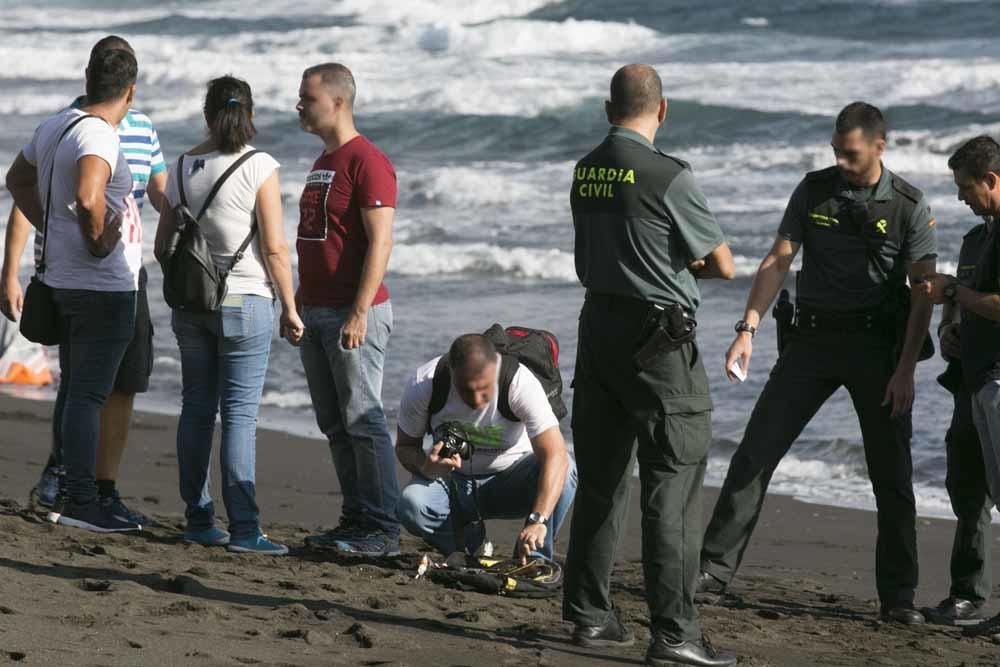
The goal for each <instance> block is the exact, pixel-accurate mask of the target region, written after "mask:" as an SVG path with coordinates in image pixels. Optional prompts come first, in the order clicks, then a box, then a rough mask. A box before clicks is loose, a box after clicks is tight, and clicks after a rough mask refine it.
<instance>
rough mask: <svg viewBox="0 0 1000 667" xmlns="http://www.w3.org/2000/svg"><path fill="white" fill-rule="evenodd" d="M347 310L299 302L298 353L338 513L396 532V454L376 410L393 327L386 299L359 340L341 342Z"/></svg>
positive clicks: (393, 534)
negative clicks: (301, 333)
mask: <svg viewBox="0 0 1000 667" xmlns="http://www.w3.org/2000/svg"><path fill="white" fill-rule="evenodd" d="M349 311H350V308H348V307H344V308H329V307H322V306H306V307H305V308H303V309H302V319H303V321H304V322H305V325H306V335H305V337H304V338H303V339H302V346H301V347H300V348H299V352H300V353H301V355H302V366H303V367H304V368H305V371H306V380H308V382H309V394H310V396H311V397H312V404H313V409H314V410H315V411H316V423H317V424H318V425H319V429H320V430H321V431H322V432H323V434H324V435H326V437H327V440H328V441H329V443H330V453H331V454H332V455H333V467H334V468H335V469H336V471H337V480H338V481H339V482H340V490H341V493H342V494H343V497H344V504H343V508H342V509H341V514H342V516H343V517H345V518H350V519H355V520H359V521H361V522H363V523H368V524H371V525H373V526H374V527H377V528H379V529H381V530H383V531H385V533H386V534H387V535H389V536H390V537H398V536H399V521H398V520H397V519H396V503H397V501H398V500H399V482H398V481H397V479H396V454H395V450H394V448H393V445H392V438H391V437H390V436H389V426H388V425H387V424H386V420H385V412H384V411H383V410H382V365H383V363H384V362H385V350H386V346H387V345H388V343H389V333H390V332H391V331H392V306H390V305H389V302H388V301H386V302H385V303H381V304H379V305H377V306H372V308H371V310H369V311H368V334H367V335H366V336H365V342H364V344H363V345H362V346H361V347H359V348H357V349H354V350H346V349H344V347H343V346H342V345H341V343H340V331H341V329H342V328H343V327H344V322H345V321H346V320H347V315H348V313H349Z"/></svg>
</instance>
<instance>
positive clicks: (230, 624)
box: [0, 397, 1000, 667]
mask: <svg viewBox="0 0 1000 667" xmlns="http://www.w3.org/2000/svg"><path fill="white" fill-rule="evenodd" d="M51 409H52V406H51V404H48V403H44V402H33V401H26V400H20V399H14V398H9V397H0V534H2V535H3V537H2V538H0V663H3V662H4V661H9V662H10V663H11V664H28V665H56V664H64V665H428V666H429V665H476V666H477V667H483V666H485V665H519V666H520V665H560V666H561V665H567V666H568V665H639V664H642V658H643V654H644V651H645V647H646V643H647V642H648V639H649V630H648V624H647V621H646V610H645V601H644V597H643V592H642V573H641V564H640V561H639V553H640V549H639V544H640V531H639V511H638V507H637V505H638V493H634V494H633V497H632V498H633V500H632V502H633V505H634V507H633V508H632V510H631V512H630V515H629V522H628V529H627V532H626V534H625V536H624V537H623V540H622V544H621V549H620V552H619V563H618V566H617V569H616V573H615V578H614V587H613V588H614V597H615V600H616V603H617V604H618V606H619V607H620V608H621V609H622V611H623V615H624V617H625V619H626V621H627V622H628V623H629V625H630V627H632V628H633V629H634V630H635V633H636V636H637V640H638V641H637V642H636V645H635V646H634V647H633V648H631V649H626V650H608V651H600V650H586V649H581V648H579V647H576V646H574V645H573V644H571V643H570V642H569V626H568V625H567V624H565V623H563V622H562V621H561V618H560V599H559V598H555V599H547V600H524V599H521V600H518V599H508V598H500V597H492V596H486V595H482V594H477V593H466V592H458V591H453V590H449V589H445V588H442V587H441V586H438V585H436V584H433V583H431V582H429V581H427V580H426V579H419V580H418V579H415V578H414V575H415V574H416V568H417V563H418V561H419V557H420V556H419V554H420V553H421V552H422V551H423V550H424V547H423V546H422V545H421V543H419V542H418V541H417V540H414V539H412V538H406V539H404V543H403V550H404V555H403V556H401V557H400V558H398V559H393V560H391V561H390V562H387V563H378V564H376V563H371V562H365V561H359V560H356V559H342V558H337V557H335V556H333V555H331V554H328V553H315V552H310V551H308V550H305V549H304V548H303V546H302V545H303V539H304V538H305V536H306V535H308V534H310V533H312V532H314V531H317V530H320V529H321V528H324V527H326V528H328V527H331V526H332V525H333V524H335V523H336V520H337V518H338V513H339V507H340V497H339V494H338V493H337V490H336V481H335V476H334V473H333V468H332V464H331V463H330V459H329V453H328V451H327V449H326V447H325V444H324V443H322V442H318V441H315V440H308V439H303V438H297V437H294V436H290V435H287V434H284V433H279V432H271V431H267V430H264V429H262V430H261V431H260V432H259V433H258V454H257V469H258V472H257V489H258V500H259V503H260V507H261V511H262V520H263V522H264V527H265V531H266V532H267V533H268V534H269V535H270V536H271V537H272V538H274V539H277V540H279V541H282V542H284V543H287V544H288V545H289V546H291V547H292V555H291V556H290V557H286V558H278V559H274V558H268V557H263V556H246V555H235V554H229V553H227V552H226V551H224V550H222V549H218V548H204V547H199V546H192V545H187V544H184V543H183V542H181V541H180V538H179V529H180V527H181V525H182V518H183V517H182V511H183V510H182V506H181V503H180V500H179V498H178V495H177V490H176V484H177V471H176V458H175V454H174V437H175V425H176V419H175V418H173V417H164V416H159V415H150V414H138V415H137V416H136V419H135V425H134V427H133V432H132V444H131V446H130V449H129V451H128V452H127V453H126V455H125V462H124V466H123V471H122V479H121V481H120V484H119V486H120V489H121V492H122V494H123V495H124V496H125V497H126V499H127V500H128V502H129V503H130V504H132V505H134V506H135V507H136V509H140V510H142V511H144V512H146V513H148V514H151V515H153V516H154V517H155V518H157V519H158V520H159V521H161V522H162V523H163V527H161V528H156V529H152V530H149V531H145V532H144V533H143V534H142V535H141V536H123V535H114V536H99V535H92V534H89V533H86V532H83V531H78V530H74V529H70V528H64V527H61V526H53V525H50V524H47V523H45V522H44V521H42V518H41V515H40V514H38V513H36V512H34V511H32V510H31V509H30V508H28V507H27V495H28V490H29V488H30V487H31V485H32V484H33V483H34V481H35V480H36V478H37V476H38V474H39V472H40V471H41V466H42V463H43V462H44V459H45V457H46V453H47V450H48V441H49V435H48V432H49V417H50V414H51ZM215 479H216V482H215V483H214V488H215V489H218V488H219V487H218V482H217V479H218V476H217V474H216V477H215ZM400 479H402V480H406V479H408V475H406V474H405V473H403V472H402V471H401V472H400ZM714 500H715V492H714V490H713V489H706V493H705V517H706V520H707V516H708V513H709V512H710V510H711V507H712V503H713V502H714ZM216 501H217V507H218V508H219V511H220V512H221V511H222V507H221V499H220V498H218V497H217V498H216ZM222 525H225V523H224V520H223V521H222ZM517 526H518V524H517V522H501V521H494V522H490V524H489V533H490V536H491V538H492V539H493V541H494V542H495V543H496V544H497V545H498V548H499V549H500V550H501V553H503V552H506V551H509V550H510V548H511V546H512V542H513V538H514V536H515V535H516V530H517ZM567 528H568V526H567ZM953 530H954V523H953V522H950V521H944V520H937V519H921V520H920V521H919V524H918V531H919V541H920V544H919V546H920V564H921V585H920V588H919V590H918V593H917V604H918V605H932V604H935V603H936V602H937V601H938V600H940V599H941V598H943V597H945V596H946V595H947V593H948V557H949V554H950V550H951V539H952V531H953ZM568 532H569V531H568V529H564V530H563V531H562V534H561V535H560V539H559V540H558V541H557V553H560V554H561V553H564V552H565V548H566V539H567V537H568ZM874 536H875V516H874V514H872V513H869V512H863V511H856V510H847V509H839V508H832V507H825V506H820V505H808V504H805V503H800V502H798V501H795V500H793V499H790V498H786V497H781V496H771V497H769V498H768V500H767V502H766V504H765V508H764V514H763V516H762V518H761V521H760V524H759V525H758V528H757V531H756V533H755V535H754V540H753V542H752V543H751V546H750V548H749V550H748V552H747V556H746V561H745V564H744V567H743V569H742V571H741V573H740V577H739V578H738V579H737V581H736V582H734V585H733V586H732V588H731V593H730V594H729V595H727V596H726V597H724V598H723V599H721V600H719V601H717V602H716V603H714V604H705V605H702V606H701V613H702V619H703V626H704V630H705V632H706V633H707V635H708V636H709V637H710V638H711V640H712V642H713V643H714V644H715V645H716V646H720V647H724V648H727V649H732V650H736V651H737V652H738V653H739V654H741V656H742V660H741V663H740V664H741V665H753V666H763V665H776V666H777V665H781V666H789V667H792V666H795V667H798V666H801V665H967V666H970V667H971V666H973V665H975V666H986V665H990V666H998V665H1000V637H998V638H996V639H993V638H989V637H986V638H963V637H961V633H960V632H959V631H958V630H956V629H953V628H944V627H937V626H923V627H918V628H906V627H902V626H898V625H889V624H883V623H881V622H879V621H878V618H877V602H876V601H875V592H874V555H873V554H874ZM998 538H1000V531H995V532H994V539H993V545H994V546H993V558H994V561H993V562H994V580H995V581H997V582H1000V539H998ZM997 593H1000V587H998V588H997V589H996V590H995V594H997ZM998 608H1000V604H997V603H993V604H991V606H990V611H991V613H993V612H996V611H997V609H998Z"/></svg>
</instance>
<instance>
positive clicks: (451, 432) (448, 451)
mask: <svg viewBox="0 0 1000 667" xmlns="http://www.w3.org/2000/svg"><path fill="white" fill-rule="evenodd" d="M434 442H440V443H441V451H440V452H438V456H439V457H441V458H443V459H448V458H451V457H452V456H454V455H455V454H458V456H459V457H460V458H462V459H463V460H466V461H467V460H469V459H471V458H472V455H473V454H474V453H475V452H476V448H475V447H474V446H473V444H472V443H471V442H469V435H468V434H467V433H466V432H465V427H464V426H462V424H461V423H460V422H444V423H442V424H440V425H439V426H438V427H437V428H436V429H434Z"/></svg>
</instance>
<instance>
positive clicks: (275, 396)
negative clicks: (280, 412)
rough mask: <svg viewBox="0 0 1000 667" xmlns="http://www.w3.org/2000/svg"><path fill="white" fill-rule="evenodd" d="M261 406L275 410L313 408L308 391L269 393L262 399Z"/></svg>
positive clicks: (265, 393)
mask: <svg viewBox="0 0 1000 667" xmlns="http://www.w3.org/2000/svg"><path fill="white" fill-rule="evenodd" d="M260 404H261V405H267V406H271V407H275V408H311V407H312V399H311V398H310V397H309V392H308V391H267V392H264V395H263V396H261V399H260Z"/></svg>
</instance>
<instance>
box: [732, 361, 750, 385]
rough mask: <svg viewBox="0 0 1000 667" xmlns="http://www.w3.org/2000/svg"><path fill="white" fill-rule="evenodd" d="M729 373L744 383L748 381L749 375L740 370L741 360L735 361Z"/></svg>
mask: <svg viewBox="0 0 1000 667" xmlns="http://www.w3.org/2000/svg"><path fill="white" fill-rule="evenodd" d="M729 372H730V373H732V374H733V375H735V376H736V379H737V380H739V381H740V382H743V381H745V380H746V379H747V374H746V373H745V372H744V371H743V369H742V368H740V360H739V359H734V360H733V363H732V365H731V366H730V367H729Z"/></svg>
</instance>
